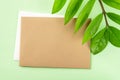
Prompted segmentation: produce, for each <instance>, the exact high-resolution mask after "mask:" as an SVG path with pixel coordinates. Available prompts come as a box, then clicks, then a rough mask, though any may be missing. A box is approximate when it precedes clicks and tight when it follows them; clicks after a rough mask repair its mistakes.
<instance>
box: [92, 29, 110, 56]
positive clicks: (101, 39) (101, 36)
mask: <svg viewBox="0 0 120 80" xmlns="http://www.w3.org/2000/svg"><path fill="white" fill-rule="evenodd" d="M108 34H109V33H107V29H106V28H104V29H102V30H101V31H100V32H98V34H96V35H95V37H93V38H92V39H91V43H90V50H91V52H92V53H93V54H98V53H99V52H101V51H103V50H104V49H105V47H106V46H107V44H108V37H109V35H108Z"/></svg>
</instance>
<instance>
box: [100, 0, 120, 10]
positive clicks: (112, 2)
mask: <svg viewBox="0 0 120 80" xmlns="http://www.w3.org/2000/svg"><path fill="white" fill-rule="evenodd" d="M102 1H103V2H104V3H105V4H107V5H108V6H110V7H113V8H116V9H119V10H120V0H102Z"/></svg>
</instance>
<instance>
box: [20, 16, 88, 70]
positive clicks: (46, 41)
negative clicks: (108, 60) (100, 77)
mask: <svg viewBox="0 0 120 80" xmlns="http://www.w3.org/2000/svg"><path fill="white" fill-rule="evenodd" d="M74 25H75V19H73V20H72V21H71V22H70V23H69V24H67V25H66V26H65V25H64V19H63V18H55V17H53V18H52V17H22V18H21V42H20V66H30V67H63V68H90V51H89V46H88V44H85V45H82V43H81V42H82V37H83V32H84V28H82V29H81V30H80V31H79V32H78V33H76V34H75V33H74Z"/></svg>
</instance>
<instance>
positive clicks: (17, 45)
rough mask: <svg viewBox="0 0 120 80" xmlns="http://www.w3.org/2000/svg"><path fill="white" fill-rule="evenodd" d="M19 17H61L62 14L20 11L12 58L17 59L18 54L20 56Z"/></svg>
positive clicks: (19, 18)
mask: <svg viewBox="0 0 120 80" xmlns="http://www.w3.org/2000/svg"><path fill="white" fill-rule="evenodd" d="M21 17H63V16H62V15H55V14H54V15H53V14H46V13H33V12H25V11H20V12H19V15H18V25H17V33H16V43H15V51H14V60H19V56H20V34H21V33H20V32H21V28H20V27H21Z"/></svg>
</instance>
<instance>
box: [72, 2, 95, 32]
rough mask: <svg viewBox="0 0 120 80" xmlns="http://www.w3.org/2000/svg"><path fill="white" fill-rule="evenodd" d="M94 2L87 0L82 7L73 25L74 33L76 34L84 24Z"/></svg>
mask: <svg viewBox="0 0 120 80" xmlns="http://www.w3.org/2000/svg"><path fill="white" fill-rule="evenodd" d="M95 1H96V0H89V1H88V2H87V4H86V5H85V6H84V8H83V9H82V11H81V12H80V14H79V16H78V19H77V22H76V24H75V30H74V32H77V31H78V30H79V29H80V28H81V27H82V25H83V24H84V22H85V21H86V20H87V18H88V16H89V14H90V12H91V10H92V8H93V6H94V3H95Z"/></svg>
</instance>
